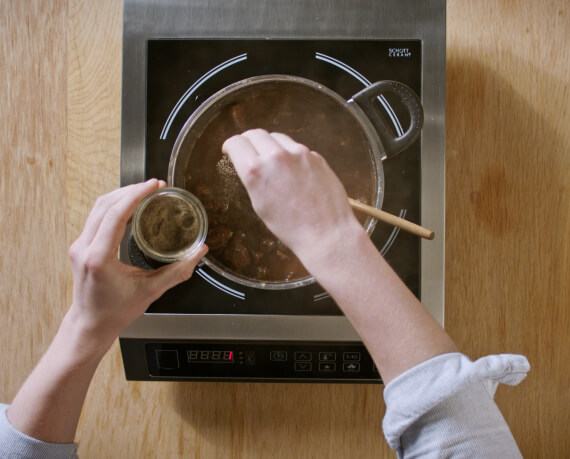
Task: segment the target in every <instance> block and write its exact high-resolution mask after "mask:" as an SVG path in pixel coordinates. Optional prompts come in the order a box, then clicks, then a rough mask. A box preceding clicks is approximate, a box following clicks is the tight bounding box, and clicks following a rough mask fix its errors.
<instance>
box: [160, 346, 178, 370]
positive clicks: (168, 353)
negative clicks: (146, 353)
mask: <svg viewBox="0 0 570 459" xmlns="http://www.w3.org/2000/svg"><path fill="white" fill-rule="evenodd" d="M155 352H156V364H157V366H158V368H161V369H163V370H174V369H177V368H180V361H179V360H178V351H177V350H175V349H173V350H162V349H157V350H156V351H155Z"/></svg>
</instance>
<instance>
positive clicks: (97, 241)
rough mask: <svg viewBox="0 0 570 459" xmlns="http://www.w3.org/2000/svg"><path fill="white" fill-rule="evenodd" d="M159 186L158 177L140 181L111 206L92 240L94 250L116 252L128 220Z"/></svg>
mask: <svg viewBox="0 0 570 459" xmlns="http://www.w3.org/2000/svg"><path fill="white" fill-rule="evenodd" d="M157 188H158V180H156V179H151V180H149V181H147V182H144V183H139V184H137V185H135V186H134V187H133V188H132V189H131V190H130V191H129V192H128V193H125V194H123V195H122V196H121V199H119V200H118V201H117V202H116V203H115V204H113V205H112V206H111V207H109V208H108V209H107V212H106V213H105V215H104V216H103V219H102V220H101V224H100V225H99V228H98V229H97V233H96V234H95V236H94V237H93V240H92V242H91V246H92V248H93V250H94V251H96V252H100V253H103V254H116V252H117V248H118V246H119V244H120V242H121V239H122V238H123V234H124V232H125V227H126V225H127V221H128V220H129V218H131V216H132V215H133V213H134V211H135V209H136V207H137V205H138V204H139V203H140V202H141V201H142V200H143V198H144V197H145V196H146V195H148V194H149V193H151V192H152V191H154V190H156V189H157ZM113 256H114V255H113Z"/></svg>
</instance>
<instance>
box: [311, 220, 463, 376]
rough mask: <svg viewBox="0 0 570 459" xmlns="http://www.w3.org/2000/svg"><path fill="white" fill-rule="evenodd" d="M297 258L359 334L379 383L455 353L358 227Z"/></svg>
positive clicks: (356, 225) (339, 232)
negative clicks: (431, 359) (438, 357)
mask: <svg viewBox="0 0 570 459" xmlns="http://www.w3.org/2000/svg"><path fill="white" fill-rule="evenodd" d="M323 247H324V248H323ZM316 251H318V253H316ZM301 258H302V261H303V263H305V266H306V267H307V269H308V270H309V271H310V272H311V273H312V274H313V275H314V276H315V277H316V279H317V280H318V281H319V283H320V284H321V285H322V286H323V287H324V288H325V289H326V290H327V291H328V292H329V293H330V294H331V296H332V297H333V298H334V299H335V301H336V302H337V304H338V305H339V306H340V308H341V309H342V310H343V312H344V314H345V315H346V317H347V318H348V319H349V321H350V322H351V323H352V325H353V326H354V328H355V329H356V331H357V332H358V333H359V335H360V336H361V338H362V340H363V342H364V344H365V345H366V347H367V348H368V350H369V352H370V353H371V355H372V357H373V359H374V361H375V362H376V365H377V366H378V369H379V371H380V374H381V375H382V378H383V380H384V382H386V383H388V382H389V381H391V380H392V379H393V378H394V377H396V376H398V375H399V374H401V373H403V372H404V371H406V370H407V369H409V368H411V367H413V366H414V365H417V364H418V363H420V362H423V361H425V360H427V359H429V358H431V357H434V356H436V355H440V354H444V353H448V352H456V351H457V348H456V346H455V345H454V343H453V341H452V340H451V339H450V338H449V336H448V335H447V334H446V333H445V331H444V330H443V329H442V328H441V326H440V325H439V324H438V323H437V322H436V321H435V319H433V317H432V316H431V315H430V314H429V312H428V311H427V310H426V309H425V308H424V307H423V306H422V305H421V303H420V302H419V301H418V300H417V298H416V297H415V296H414V295H413V294H412V293H411V292H410V290H409V289H408V288H407V287H406V285H405V284H404V283H403V282H402V281H401V280H400V279H399V277H398V276H397V275H396V273H394V271H393V270H392V269H391V267H390V266H389V265H388V264H387V262H386V261H385V260H384V258H383V257H382V256H381V255H380V253H379V252H378V251H377V249H376V248H375V247H374V245H373V244H372V242H371V241H370V239H369V237H368V236H367V235H366V233H365V232H364V230H363V229H362V228H361V227H360V226H359V225H358V224H354V223H351V224H348V225H347V226H346V227H345V228H343V229H340V230H338V231H336V233H335V234H334V235H333V236H332V238H331V239H330V240H329V241H326V242H325V243H324V244H321V245H320V246H317V245H313V246H312V247H310V248H309V247H307V248H305V249H303V250H302V254H301Z"/></svg>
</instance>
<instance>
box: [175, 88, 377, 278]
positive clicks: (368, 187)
mask: <svg viewBox="0 0 570 459" xmlns="http://www.w3.org/2000/svg"><path fill="white" fill-rule="evenodd" d="M230 96H231V97H226V98H224V99H223V101H225V100H226V99H229V103H226V104H225V105H224V104H220V105H218V106H215V107H213V108H211V110H210V112H206V113H204V114H203V115H202V116H201V118H202V117H203V118H204V119H207V120H208V122H207V123H206V124H205V125H204V126H203V128H201V129H203V130H202V132H201V134H200V135H198V136H194V137H193V140H192V141H190V142H184V143H183V144H182V146H181V153H182V151H183V150H184V149H190V150H188V151H186V153H185V154H186V155H187V156H189V159H188V164H187V165H186V168H185V169H184V170H185V176H184V177H183V182H184V186H183V187H184V188H186V189H187V190H189V191H190V192H192V193H194V194H195V195H196V196H197V197H198V198H199V199H200V200H201V201H202V204H203V205H204V207H205V208H206V211H207V213H208V222H209V231H208V238H207V239H206V244H207V245H208V247H209V249H210V250H209V253H208V257H209V259H210V260H215V262H216V263H217V264H218V265H219V266H221V267H222V268H223V269H225V270H227V271H230V272H232V273H233V274H237V275H238V276H243V277H246V278H248V279H253V280H260V281H266V282H285V281H295V280H299V279H302V278H305V277H307V276H309V274H308V272H307V271H306V269H305V268H304V267H303V265H302V264H301V262H300V261H299V260H298V258H297V257H296V256H295V255H294V254H293V253H292V252H291V251H290V250H289V249H288V248H287V247H285V246H284V245H283V243H281V241H279V240H278V239H277V238H276V237H275V236H274V235H273V234H272V233H271V232H270V231H269V230H268V229H267V227H266V226H265V224H264V223H263V222H262V221H261V220H260V219H259V217H257V215H256V214H255V212H254V211H253V208H252V207H251V202H250V200H249V197H248V195H247V192H246V190H245V188H244V187H243V185H242V184H241V182H240V181H239V178H238V177H237V175H236V174H235V171H234V170H233V166H232V164H231V161H230V160H229V158H227V157H225V156H224V155H223V154H222V152H221V146H222V144H223V142H224V141H225V140H226V139H227V138H228V137H230V136H232V135H235V134H239V133H242V132H244V131H245V130H248V129H253V128H262V129H266V130H267V131H269V132H276V131H277V132H283V133H285V134H288V135H290V136H291V137H292V138H293V139H295V140H296V141H298V142H300V143H303V144H305V145H307V146H308V147H309V148H311V149H312V150H315V151H317V152H319V153H320V154H321V155H323V156H324V157H325V159H326V160H327V161H328V163H329V165H330V166H331V168H332V169H333V170H334V172H335V173H336V174H337V175H338V176H339V178H340V180H341V182H342V183H343V184H344V186H345V189H346V190H347V193H348V195H349V196H351V197H354V198H356V199H359V200H361V201H363V202H366V203H371V202H373V199H374V196H375V193H376V186H377V182H376V175H375V172H374V171H375V168H374V162H373V159H372V158H373V154H372V152H371V149H370V146H369V144H368V140H367V138H366V136H365V135H364V133H363V132H362V128H361V127H360V125H359V123H358V122H357V121H356V120H355V119H354V118H353V117H352V115H350V114H349V113H347V110H346V109H345V107H343V106H341V105H339V103H338V102H337V101H335V100H333V99H331V98H329V97H328V96H326V95H325V94H323V93H321V92H320V91H317V90H316V89H313V88H310V87H306V86H304V85H300V84H299V83H294V82H280V83H277V84H267V83H265V84H264V85H263V86H260V85H257V86H252V87H249V88H246V89H245V90H244V92H243V93H241V94H239V95H234V94H233V93H232V94H231V95H230ZM194 140H195V141H194ZM189 151H191V154H189ZM175 180H176V178H175ZM175 185H177V186H180V185H179V184H176V183H175ZM323 193H326V190H323ZM357 217H358V218H359V219H360V221H361V222H362V223H363V224H365V222H366V217H363V216H362V215H358V214H357Z"/></svg>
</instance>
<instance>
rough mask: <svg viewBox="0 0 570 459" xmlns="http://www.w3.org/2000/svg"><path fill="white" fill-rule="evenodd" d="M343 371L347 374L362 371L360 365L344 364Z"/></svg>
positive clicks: (354, 363)
mask: <svg viewBox="0 0 570 459" xmlns="http://www.w3.org/2000/svg"><path fill="white" fill-rule="evenodd" d="M342 371H344V372H345V373H357V372H359V371H360V363H356V362H344V363H343V364H342Z"/></svg>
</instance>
